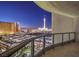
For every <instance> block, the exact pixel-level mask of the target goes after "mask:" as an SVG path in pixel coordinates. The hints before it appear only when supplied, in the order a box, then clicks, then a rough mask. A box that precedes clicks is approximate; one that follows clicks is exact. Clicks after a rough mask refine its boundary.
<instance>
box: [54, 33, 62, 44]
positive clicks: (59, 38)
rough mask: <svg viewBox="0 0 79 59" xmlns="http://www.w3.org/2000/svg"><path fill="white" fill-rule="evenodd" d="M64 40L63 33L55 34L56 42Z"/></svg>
mask: <svg viewBox="0 0 79 59" xmlns="http://www.w3.org/2000/svg"><path fill="white" fill-rule="evenodd" d="M61 42H62V34H56V35H54V44H58V43H61Z"/></svg>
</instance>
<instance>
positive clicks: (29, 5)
mask: <svg viewBox="0 0 79 59" xmlns="http://www.w3.org/2000/svg"><path fill="white" fill-rule="evenodd" d="M44 15H45V17H46V21H47V23H46V26H47V27H48V28H51V13H49V12H47V11H45V10H43V9H41V8H40V7H38V6H37V5H36V4H35V3H34V2H32V1H31V2H29V1H28V2H27V1H26V2H25V1H24V2H23V1H7V2H6V1H4V2H3V1H0V21H4V22H20V24H21V26H24V27H27V28H29V27H32V28H38V27H43V18H44Z"/></svg>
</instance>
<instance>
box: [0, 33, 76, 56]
mask: <svg viewBox="0 0 79 59" xmlns="http://www.w3.org/2000/svg"><path fill="white" fill-rule="evenodd" d="M75 39H76V33H75V32H66V33H47V34H44V33H43V34H41V35H38V36H36V37H32V38H29V39H27V38H26V40H24V41H22V42H21V43H20V44H18V45H17V46H15V47H13V48H11V49H9V50H7V51H5V52H3V53H2V54H0V57H9V56H11V57H27V56H31V57H34V56H41V55H42V54H45V52H46V51H47V50H49V49H51V48H55V46H58V45H64V44H65V43H69V42H72V41H73V42H75Z"/></svg>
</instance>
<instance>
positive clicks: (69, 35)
mask: <svg viewBox="0 0 79 59" xmlns="http://www.w3.org/2000/svg"><path fill="white" fill-rule="evenodd" d="M69 42H70V33H69Z"/></svg>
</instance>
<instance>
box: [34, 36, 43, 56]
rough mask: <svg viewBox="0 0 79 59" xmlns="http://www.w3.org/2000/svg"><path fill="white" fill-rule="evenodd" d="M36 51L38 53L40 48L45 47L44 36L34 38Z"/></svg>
mask: <svg viewBox="0 0 79 59" xmlns="http://www.w3.org/2000/svg"><path fill="white" fill-rule="evenodd" d="M34 46H35V47H34V52H35V54H34V55H36V54H37V53H38V52H39V51H40V50H42V49H43V37H41V38H38V39H35V40H34Z"/></svg>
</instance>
